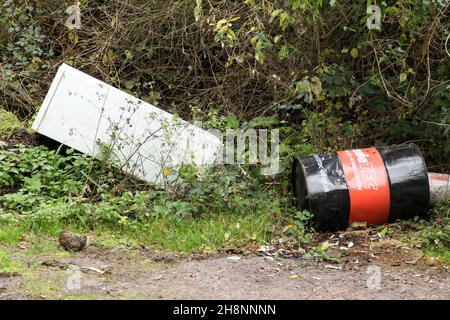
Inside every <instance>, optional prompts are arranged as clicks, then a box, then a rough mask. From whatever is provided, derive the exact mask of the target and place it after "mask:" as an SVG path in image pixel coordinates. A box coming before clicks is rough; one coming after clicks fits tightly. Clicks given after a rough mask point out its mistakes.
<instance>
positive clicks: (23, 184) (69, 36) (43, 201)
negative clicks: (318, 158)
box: [0, 0, 450, 256]
mask: <svg viewBox="0 0 450 320" xmlns="http://www.w3.org/2000/svg"><path fill="white" fill-rule="evenodd" d="M80 2H81V16H82V19H81V20H82V28H81V29H80V30H68V29H67V28H66V27H65V26H64V25H63V23H61V22H62V21H64V18H66V16H67V15H66V13H65V10H66V8H67V5H69V4H73V3H72V2H70V3H69V2H65V3H64V4H63V3H62V2H61V1H55V0H43V1H30V0H18V1H11V0H2V1H1V2H0V5H1V8H2V9H1V10H0V26H2V28H1V29H0V53H1V55H0V101H1V102H2V105H3V107H4V108H5V110H11V111H12V112H14V115H12V114H11V113H7V112H5V111H4V110H2V109H0V136H6V135H8V134H9V133H10V131H11V128H13V127H16V126H21V121H27V120H30V119H32V117H33V116H34V115H35V113H36V110H37V108H38V107H39V105H40V103H41V102H42V101H43V98H44V96H45V94H46V92H47V89H48V87H49V85H50V83H51V81H52V79H53V76H54V74H55V70H56V68H57V67H58V66H59V65H60V63H62V62H64V63H67V64H70V65H72V66H74V67H76V68H79V69H81V70H83V71H85V72H87V73H89V74H91V75H93V76H95V77H97V78H99V79H101V80H103V81H106V82H108V83H110V84H112V85H114V86H116V87H120V88H122V89H123V90H126V91H128V92H129V93H131V94H133V95H135V96H137V97H139V98H141V99H143V100H145V101H148V102H150V103H153V104H155V105H158V106H159V107H161V108H163V109H164V110H168V111H171V112H174V113H177V114H179V115H180V117H182V118H184V119H186V120H202V121H203V123H204V125H205V126H206V127H207V128H219V129H226V128H238V127H240V126H241V127H244V128H277V129H279V130H280V138H281V146H280V153H281V169H282V171H281V173H280V174H279V175H278V176H275V177H270V178H267V177H261V176H260V175H259V174H258V170H259V169H258V168H257V167H248V166H227V167H218V168H215V169H214V170H213V171H211V172H209V173H208V174H207V175H201V174H200V173H198V172H196V170H193V169H192V168H189V167H186V168H183V172H182V174H183V175H184V176H183V178H184V179H185V181H186V182H187V185H188V188H185V189H183V190H173V191H163V190H161V189H158V188H155V187H153V186H149V185H146V184H143V183H142V182H138V181H135V180H133V179H131V178H130V177H127V176H124V175H123V173H121V172H118V171H115V170H113V169H111V168H108V166H107V165H106V163H104V162H99V161H95V160H92V159H89V158H87V157H85V156H82V155H79V154H77V153H76V152H73V151H72V150H69V151H68V152H65V151H64V152H63V151H61V150H59V151H51V150H48V149H47V148H45V147H35V148H30V147H25V146H16V147H8V148H7V147H6V146H5V144H4V143H1V142H0V148H1V150H0V241H1V243H2V244H13V243H18V242H19V241H21V237H22V235H23V234H28V233H35V234H43V235H52V236H55V235H56V234H57V233H58V232H59V230H61V229H62V228H69V229H73V230H78V231H80V232H86V233H93V234H96V235H101V234H103V235H105V236H106V237H110V238H111V237H113V236H117V237H124V238H128V239H129V240H130V241H134V242H140V243H145V244H146V245H150V246H155V247H160V248H165V249H170V250H181V251H188V252H191V251H204V250H206V251H208V250H216V249H219V248H223V247H228V246H245V245H251V244H253V243H266V242H269V241H270V240H272V239H277V238H283V239H286V240H287V243H291V244H292V245H294V244H295V245H298V244H299V243H300V244H302V243H304V242H308V241H309V240H310V238H311V236H310V232H311V231H310V230H308V228H307V227H305V224H306V222H307V220H308V217H309V214H308V213H307V212H298V211H297V210H296V209H295V208H294V207H293V202H292V199H291V193H290V191H289V171H290V164H291V161H292V158H293V157H295V156H302V155H307V154H311V153H313V152H317V151H323V152H331V151H334V150H336V149H346V148H350V147H363V146H369V145H377V146H379V145H388V144H395V143H404V142H407V141H414V142H415V143H417V144H418V145H419V147H420V148H421V150H422V151H423V153H424V156H425V158H426V160H427V164H428V165H429V166H430V167H432V168H433V169H435V170H436V171H441V172H450V163H449V161H448V159H449V158H450V130H449V128H450V52H449V46H450V41H449V37H450V34H449V26H450V24H449V20H448V16H449V4H447V3H446V2H445V1H411V0H389V1H371V0H369V1H360V2H356V3H355V1H350V0H336V1H322V0H289V1H285V0H273V1H260V0H246V1H242V0H239V1H238V0H235V1H224V0H211V1H202V0H196V1H193V0H178V1H172V2H170V5H169V6H168V5H167V2H165V1H150V2H148V1H139V0H125V1H124V0H112V1H99V0H83V1H80ZM369 5H378V6H379V8H380V9H381V14H382V17H383V19H382V20H381V28H379V29H373V30H369V28H367V25H366V22H367V20H368V18H370V15H371V14H370V13H369V14H368V13H367V7H368V6H369ZM111 17H114V18H111ZM17 118H18V119H20V120H17ZM446 210H448V203H447V204H444V205H442V207H440V208H439V213H436V217H441V218H437V219H435V220H433V221H432V222H423V221H418V222H415V224H416V227H417V230H418V232H420V242H421V243H422V242H423V243H422V245H423V247H424V248H431V249H429V250H431V251H429V252H434V253H433V254H441V253H442V255H445V254H447V253H446V252H447V251H446V250H447V249H448V236H449V230H448V226H449V219H448V211H446ZM384 232H385V233H388V230H387V229H386V231H384ZM105 241H107V240H105ZM433 248H438V249H433ZM427 250H428V249H427ZM433 250H434V251H433ZM318 254H322V252H321V251H320V250H319V251H318ZM430 254H431V253H430ZM323 255H324V256H325V255H326V254H325V253H324V254H323Z"/></svg>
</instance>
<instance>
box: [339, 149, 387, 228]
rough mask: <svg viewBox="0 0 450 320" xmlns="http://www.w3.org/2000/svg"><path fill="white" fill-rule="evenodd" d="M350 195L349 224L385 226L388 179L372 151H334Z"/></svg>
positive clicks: (381, 163) (377, 157)
mask: <svg viewBox="0 0 450 320" xmlns="http://www.w3.org/2000/svg"><path fill="white" fill-rule="evenodd" d="M337 155H338V157H339V159H340V160H341V163H342V167H343V169H344V174H345V181H346V182H347V186H348V189H349V193H350V216H349V223H350V224H352V223H353V222H355V221H357V222H363V221H366V222H367V223H369V224H382V223H386V222H387V221H388V219H389V207H390V195H389V179H388V175H387V172H386V168H385V166H384V162H383V159H382V158H381V155H380V153H379V152H378V150H377V149H376V148H366V149H355V150H346V151H338V152H337Z"/></svg>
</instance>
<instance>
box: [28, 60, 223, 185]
mask: <svg viewBox="0 0 450 320" xmlns="http://www.w3.org/2000/svg"><path fill="white" fill-rule="evenodd" d="M33 129H34V130H35V131H37V132H38V133H40V134H42V135H45V136H47V137H49V138H52V139H54V140H56V141H58V142H61V143H62V144H65V145H67V146H69V147H72V148H74V149H76V150H78V151H80V152H83V153H86V154H88V155H90V156H93V157H95V158H99V159H105V160H107V161H111V162H112V164H113V165H114V166H115V167H117V168H120V169H121V170H123V171H125V172H127V173H129V174H132V175H134V176H136V177H138V178H141V179H143V180H147V181H149V182H153V183H157V184H161V185H165V184H168V183H174V182H176V181H178V169H179V168H180V166H181V165H182V164H183V163H190V164H194V165H196V166H198V167H201V166H207V165H211V164H213V163H214V161H215V159H216V157H217V155H218V153H219V152H220V151H221V148H222V142H221V140H220V139H219V138H218V137H216V136H214V135H213V134H211V133H209V132H207V131H204V130H202V129H200V128H198V127H196V126H193V125H191V124H189V123H187V122H186V121H184V120H182V119H180V118H178V117H176V116H174V115H172V114H170V113H167V112H165V111H163V110H161V109H159V108H156V107H155V106H152V105H150V104H148V103H146V102H144V101H141V100H139V99H137V98H135V97H133V96H131V95H129V94H127V93H125V92H123V91H121V90H119V89H116V88H114V87H112V86H110V85H108V84H106V83H104V82H102V81H99V80H97V79H95V78H93V77H91V76H89V75H87V74H85V73H83V72H81V71H79V70H76V69H74V68H72V67H70V66H68V65H65V64H63V65H61V67H60V68H59V70H58V72H57V74H56V77H55V79H54V80H53V83H52V85H51V87H50V90H49V92H48V93H47V96H46V98H45V100H44V103H43V105H42V107H41V108H40V110H39V113H38V115H37V117H36V120H35V121H34V123H33Z"/></svg>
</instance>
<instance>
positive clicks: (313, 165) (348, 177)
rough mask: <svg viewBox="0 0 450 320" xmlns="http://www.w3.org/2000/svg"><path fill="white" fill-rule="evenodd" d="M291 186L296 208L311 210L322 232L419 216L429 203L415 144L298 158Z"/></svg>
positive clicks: (428, 192)
mask: <svg viewBox="0 0 450 320" xmlns="http://www.w3.org/2000/svg"><path fill="white" fill-rule="evenodd" d="M292 185H293V192H294V196H295V198H296V200H297V207H298V209H299V210H309V211H310V212H311V213H312V214H313V218H312V223H313V225H314V227H315V228H316V229H317V230H321V231H333V230H342V229H345V228H347V227H348V226H349V225H350V224H352V223H353V222H367V223H368V224H383V223H386V222H392V221H395V220H397V219H409V218H413V217H414V216H421V215H423V214H424V213H425V212H426V210H427V209H428V207H429V202H430V190H429V182H428V173H427V168H426V164H425V161H424V159H423V157H422V154H421V152H420V150H419V148H418V147H417V146H416V145H415V144H405V145H398V146H389V147H380V148H375V147H372V148H364V149H354V150H346V151H338V152H336V153H334V154H330V155H323V154H317V155H313V156H309V157H302V158H298V159H295V160H294V163H293V169H292Z"/></svg>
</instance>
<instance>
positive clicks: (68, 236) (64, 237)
mask: <svg viewBox="0 0 450 320" xmlns="http://www.w3.org/2000/svg"><path fill="white" fill-rule="evenodd" d="M86 242H87V237H86V236H83V235H79V234H75V233H72V232H70V231H66V230H63V231H61V233H60V234H59V245H60V246H61V247H62V248H63V249H64V250H67V251H81V250H83V249H84V247H86Z"/></svg>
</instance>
